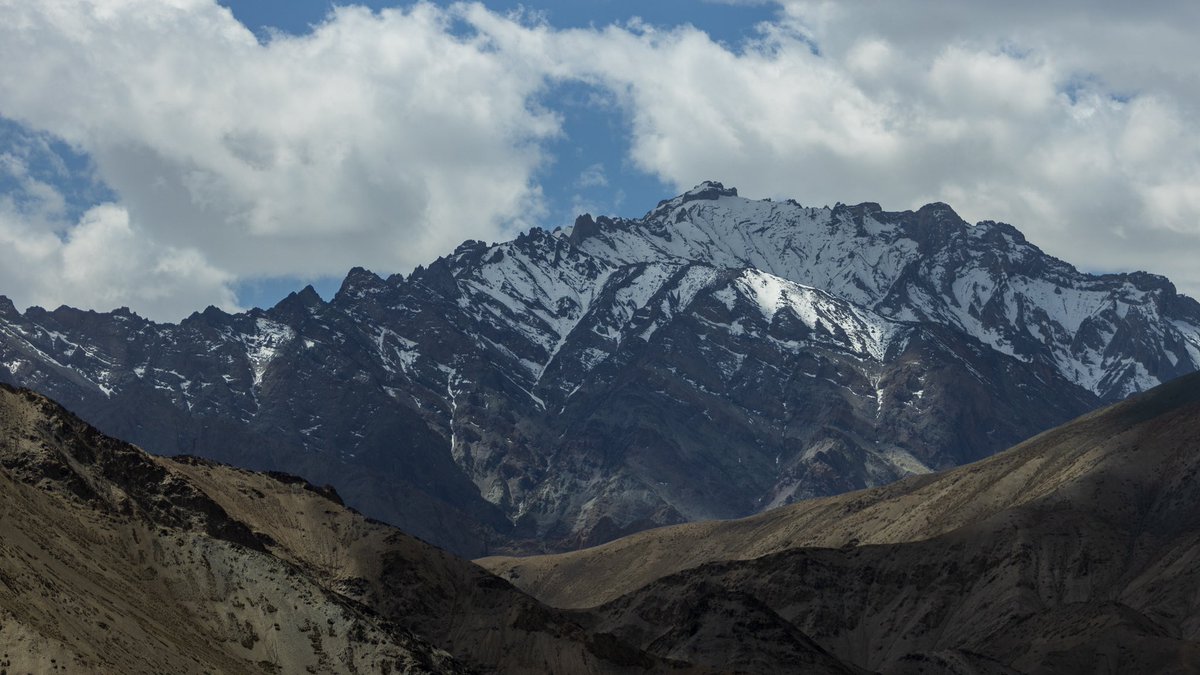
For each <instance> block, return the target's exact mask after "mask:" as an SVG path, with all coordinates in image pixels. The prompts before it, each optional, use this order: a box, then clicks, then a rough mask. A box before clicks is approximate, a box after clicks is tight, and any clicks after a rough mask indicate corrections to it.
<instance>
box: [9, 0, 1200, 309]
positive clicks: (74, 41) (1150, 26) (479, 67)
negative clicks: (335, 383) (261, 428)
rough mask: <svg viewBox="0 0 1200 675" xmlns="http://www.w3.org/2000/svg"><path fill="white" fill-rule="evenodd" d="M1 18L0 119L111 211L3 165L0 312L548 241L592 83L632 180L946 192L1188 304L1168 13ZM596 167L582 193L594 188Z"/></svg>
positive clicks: (149, 8)
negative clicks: (662, 22) (610, 20)
mask: <svg viewBox="0 0 1200 675" xmlns="http://www.w3.org/2000/svg"><path fill="white" fill-rule="evenodd" d="M0 15H3V16H4V18H5V20H4V21H3V22H0V59H3V61H4V62H5V63H6V64H7V66H6V67H5V68H4V69H0V115H2V116H4V117H6V118H9V119H12V120H16V121H17V122H19V123H20V124H22V125H24V126H25V127H27V128H29V129H31V130H33V131H34V132H35V133H41V134H47V135H50V136H52V137H54V138H57V139H62V140H64V141H66V142H67V143H69V144H70V145H71V146H72V147H73V148H76V149H78V151H79V152H81V153H84V154H86V155H87V156H88V157H90V158H91V159H92V161H93V163H94V167H95V171H96V173H97V176H98V178H99V180H101V181H103V183H104V184H106V185H107V186H109V187H110V188H111V190H112V192H113V194H114V195H115V199H114V200H113V202H112V203H107V204H99V205H94V207H93V208H90V209H88V210H86V211H84V215H83V216H82V217H80V218H68V217H66V216H65V213H66V211H67V210H66V209H65V208H64V207H63V205H62V204H61V201H62V199H61V195H58V194H57V193H56V188H55V187H54V186H53V185H52V184H50V183H47V182H45V181H39V180H37V179H34V178H30V177H29V176H28V171H24V174H23V173H22V172H23V166H22V160H21V158H20V157H16V156H12V155H10V156H9V160H8V161H7V162H5V161H0V174H2V173H7V175H8V176H9V179H10V181H9V182H10V183H12V184H15V185H18V186H19V189H18V193H19V194H18V195H17V196H15V197H14V196H11V195H10V196H9V197H7V198H5V200H4V201H0V242H3V244H4V245H5V246H6V248H8V250H9V251H10V257H15V259H16V262H15V263H13V264H11V265H10V264H8V263H6V265H5V268H4V270H3V271H0V283H2V284H3V285H4V286H3V289H2V290H0V292H4V293H6V294H9V295H10V296H13V297H14V299H15V300H17V302H18V304H22V303H24V304H30V303H39V304H50V305H54V304H57V303H59V302H66V303H70V304H76V305H82V306H91V307H98V308H102V309H107V308H109V307H110V306H114V305H116V304H127V305H130V306H132V307H133V308H134V309H136V310H138V311H140V312H143V313H146V314H148V315H150V316H153V317H156V318H178V317H179V316H182V315H183V314H186V313H187V312H189V311H191V310H193V309H197V308H199V307H202V306H203V305H206V304H210V303H211V304H217V305H219V306H224V307H227V308H232V307H234V306H235V305H236V298H235V297H234V295H233V293H232V291H231V290H230V289H231V285H232V284H233V283H235V282H236V281H237V280H238V279H246V278H255V277H263V276H271V275H287V274H298V275H307V276H311V275H316V274H341V273H344V271H345V270H346V269H347V268H349V267H350V266H353V265H366V266H368V267H372V268H374V269H378V270H380V271H394V270H404V269H407V268H409V267H411V266H413V265H415V264H419V263H424V262H428V261H429V260H431V259H432V258H434V257H436V256H437V255H439V254H442V253H445V252H447V251H449V250H451V249H453V247H454V246H455V245H456V244H457V243H459V242H460V241H462V240H463V239H466V238H478V239H498V238H504V237H507V236H509V235H510V234H511V233H512V232H513V231H514V230H515V229H516V228H521V227H526V226H528V225H532V224H549V225H553V224H556V223H545V222H543V221H544V219H545V218H546V209H545V206H544V203H545V200H544V198H543V195H542V192H541V188H540V187H539V185H538V175H539V171H542V170H546V169H547V167H550V166H551V165H552V162H553V157H551V156H549V154H548V151H547V147H548V146H549V145H550V141H552V140H554V139H557V138H559V137H560V136H561V134H562V133H563V131H562V129H563V125H562V121H561V118H560V116H559V115H558V114H557V113H556V112H555V110H554V109H553V108H554V101H553V100H552V99H548V98H547V97H546V96H545V94H546V92H547V91H549V90H550V89H551V88H552V87H553V86H554V85H555V84H558V83H563V82H583V83H587V84H589V85H592V86H595V87H598V88H599V90H600V91H602V92H606V93H607V95H608V96H610V97H611V100H612V101H613V102H614V103H615V104H616V106H617V108H618V109H619V110H621V111H622V112H623V114H624V115H625V116H626V118H627V119H628V121H629V132H628V133H629V139H628V140H629V149H628V155H629V156H628V160H629V161H630V162H632V163H634V164H635V165H636V166H637V167H638V168H640V169H641V170H642V171H644V172H646V173H647V174H649V175H652V176H655V177H658V178H660V179H662V180H664V181H666V182H668V183H670V184H673V185H675V186H677V187H678V188H681V189H682V188H686V187H690V186H691V185H693V184H695V183H696V182H698V181H700V180H703V179H709V178H712V179H717V180H722V181H724V182H726V183H727V184H734V185H737V186H739V187H740V188H742V191H743V193H745V194H748V195H756V196H773V197H794V198H796V199H798V200H799V201H801V202H802V203H807V204H817V205H820V204H826V203H832V202H834V201H844V202H856V201H866V200H870V201H878V202H881V203H882V204H883V205H884V206H885V207H886V208H892V209H902V208H911V207H915V206H918V205H920V204H921V203H923V202H926V201H932V200H942V201H946V202H948V203H950V204H952V205H953V206H954V207H955V208H956V209H957V210H959V212H960V213H961V214H963V215H964V216H965V217H967V218H969V219H984V218H987V219H997V220H1006V221H1009V222H1012V223H1014V224H1016V225H1017V226H1018V227H1020V228H1021V229H1022V230H1024V231H1025V232H1026V234H1027V235H1028V236H1029V237H1030V239H1031V240H1032V241H1034V242H1035V243H1038V244H1039V245H1041V246H1042V247H1043V248H1045V249H1047V250H1048V251H1049V252H1051V253H1054V254H1057V255H1060V256H1061V257H1064V258H1066V259H1068V260H1070V261H1072V262H1075V263H1076V264H1079V265H1081V266H1083V267H1085V268H1087V269H1096V270H1117V269H1148V270H1150V271H1154V272H1159V273H1164V274H1167V275H1168V276H1170V277H1171V278H1172V279H1173V280H1174V281H1176V283H1177V284H1179V285H1180V286H1181V287H1182V288H1183V289H1184V290H1186V291H1189V292H1191V293H1193V294H1200V271H1198V270H1197V269H1196V268H1195V265H1194V264H1193V263H1192V262H1191V261H1192V260H1195V259H1197V258H1198V257H1200V131H1198V130H1197V129H1198V127H1197V124H1196V120H1197V113H1198V111H1200V82H1197V80H1198V79H1200V75H1198V74H1197V71H1195V69H1194V68H1192V67H1191V66H1190V64H1192V63H1194V62H1195V60H1196V58H1197V57H1198V56H1200V47H1198V46H1196V44H1195V41H1194V40H1193V39H1192V36H1191V32H1192V31H1191V30H1190V28H1191V27H1194V26H1196V25H1198V23H1197V20H1196V19H1198V18H1200V17H1198V16H1197V10H1196V9H1193V8H1192V6H1191V5H1187V4H1184V3H1177V4H1172V3H1160V4H1152V5H1148V6H1139V7H1137V8H1134V7H1132V6H1129V5H1127V4H1126V3H1111V4H1107V5H1105V4H1097V3H1090V2H1089V3H1082V2H1078V3H1070V2H1068V3H1056V4H1055V6H1054V7H1053V8H1045V7H1042V6H1041V5H1040V4H1039V5H1035V4H1033V3H1031V2H1017V3H986V2H968V3H961V4H956V5H955V6H953V7H944V6H943V5H942V4H938V5H937V6H936V9H931V8H930V7H929V6H927V5H926V4H925V3H919V2H916V1H915V0H897V1H891V2H878V3H870V2H864V3H835V2H788V3H784V4H782V5H780V11H779V16H778V20H776V21H774V22H771V23H769V24H764V25H762V26H760V27H759V31H758V34H757V37H756V38H755V39H753V40H750V41H747V42H745V43H743V44H738V45H728V44H723V43H720V42H716V41H714V40H713V39H711V38H710V37H709V35H708V34H706V33H705V32H704V31H703V30H701V29H699V28H695V27H692V26H688V25H683V26H679V27H667V28H662V27H652V26H647V25H644V24H642V23H639V22H637V21H631V22H630V23H628V24H625V25H620V26H607V27H600V28H593V29H572V30H559V29H556V28H554V27H553V26H550V25H547V24H545V23H541V22H539V21H538V20H536V19H534V20H530V19H529V18H527V17H519V16H509V15H502V14H498V13H496V12H493V11H490V10H488V9H487V8H486V7H484V6H482V5H478V4H463V5H454V6H451V7H448V8H442V7H435V6H433V5H427V4H418V5H414V6H411V7H408V8H404V9H395V10H387V11H383V12H378V13H374V12H371V11H368V10H366V9H362V8H354V7H344V8H338V9H336V10H334V11H333V12H332V13H331V14H330V15H329V17H328V18H327V19H326V20H325V21H324V22H323V23H321V24H320V25H318V26H315V27H314V29H313V31H312V32H311V33H310V34H308V35H303V36H290V35H275V36H273V37H271V38H270V39H268V40H266V41H265V42H259V41H258V40H257V39H256V38H255V36H254V35H253V34H251V33H250V32H249V31H248V30H247V29H246V28H245V27H243V26H242V25H240V24H239V23H238V22H237V21H236V19H234V17H233V16H232V15H231V14H230V13H229V12H228V11H227V10H225V9H223V8H221V7H219V6H218V5H216V3H215V2H213V1H212V0H90V1H84V0H46V1H45V2H40V3H28V2H21V1H19V0H0ZM585 140H586V139H580V141H581V142H584V141H585ZM0 159H3V157H0ZM593 169H594V170H589V171H588V172H585V175H582V176H580V177H579V178H578V180H577V184H578V185H602V184H604V183H606V182H607V181H608V178H607V177H606V176H605V173H604V171H603V167H602V166H600V165H597V166H595V167H593ZM612 187H613V188H617V187H619V186H612ZM663 196H664V197H665V196H667V195H663ZM650 206H651V205H649V204H647V205H645V207H646V208H649V207H650ZM33 270H35V271H36V272H33Z"/></svg>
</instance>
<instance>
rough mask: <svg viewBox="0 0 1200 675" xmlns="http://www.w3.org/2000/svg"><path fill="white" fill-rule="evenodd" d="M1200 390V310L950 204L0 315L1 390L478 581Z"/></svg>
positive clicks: (900, 473) (733, 223)
mask: <svg viewBox="0 0 1200 675" xmlns="http://www.w3.org/2000/svg"><path fill="white" fill-rule="evenodd" d="M1198 367H1200V304H1197V303H1196V302H1195V301H1194V300H1192V299H1190V298H1187V297H1184V296H1181V295H1179V294H1178V293H1177V292H1176V290H1175V288H1174V287H1173V286H1172V285H1171V283H1170V282H1169V281H1167V280H1166V279H1164V278H1162V277H1159V276H1155V275H1152V274H1146V273H1133V274H1108V275H1092V274H1086V273H1082V272H1080V271H1078V270H1076V269H1075V268H1074V267H1072V266H1071V265H1070V264H1068V263H1066V262H1063V261H1061V260H1058V259H1056V258H1053V257H1051V256H1049V255H1046V254H1045V253H1043V252H1042V251H1041V250H1039V249H1038V248H1037V247H1036V246H1035V245H1033V244H1031V243H1030V242H1028V241H1026V239H1025V238H1024V237H1023V236H1022V235H1021V233H1020V232H1018V231H1017V230H1016V229H1015V228H1014V227H1012V226H1010V225H1006V224H1002V223H995V222H988V221H985V222H981V223H978V224H975V225H970V224H968V223H966V222H964V221H963V220H962V219H961V218H959V217H958V216H957V215H956V214H955V213H954V211H953V210H951V208H950V207H949V206H947V205H945V204H929V205H926V206H924V207H922V208H920V209H918V210H916V211H903V212H891V211H884V210H882V209H881V208H880V207H879V206H878V205H876V204H870V203H864V204H858V205H856V206H846V205H841V204H839V205H837V206H835V207H833V208H828V207H824V208H812V207H805V206H801V205H800V204H797V203H795V202H793V201H790V200H789V201H785V202H773V201H770V200H762V201H754V200H749V199H744V198H741V197H739V196H738V194H737V191H736V190H734V189H732V188H726V187H724V186H722V185H721V184H720V183H713V182H709V183H704V184H701V185H699V186H697V187H696V188H695V189H693V190H691V191H688V192H686V193H685V194H682V195H680V196H678V197H675V198H673V199H670V200H666V201H663V202H661V203H660V204H659V205H658V206H657V207H655V208H654V209H653V210H651V211H650V212H649V213H647V214H646V215H645V216H644V217H642V218H638V219H633V220H627V219H611V218H607V217H597V218H593V217H591V216H587V215H585V216H581V217H580V218H579V219H578V220H577V221H576V222H575V223H574V224H573V225H572V226H571V227H567V228H561V229H558V230H555V231H553V232H548V231H544V230H540V229H533V230H531V231H529V232H527V233H524V234H521V235H520V236H518V237H517V238H516V239H515V240H512V241H507V242H502V243H497V244H487V243H483V242H477V241H468V242H466V243H464V244H462V245H461V246H460V247H459V248H458V249H456V250H455V251H454V252H453V253H451V254H450V255H447V256H445V257H442V258H439V259H438V260H436V261H434V262H432V263H430V264H429V265H428V266H426V267H419V268H417V269H416V270H415V271H414V272H413V273H412V274H410V275H408V276H401V275H394V276H391V277H388V278H386V279H385V278H381V277H379V276H376V275H375V274H372V273H370V272H368V271H366V270H363V269H354V270H352V271H351V272H350V274H349V275H348V276H347V277H346V279H345V281H344V283H343V284H342V287H341V289H340V291H339V292H338V293H337V295H336V296H335V297H334V298H332V299H331V300H330V301H328V302H326V301H323V300H322V299H321V298H320V297H319V296H318V295H317V294H316V292H315V291H313V290H312V289H311V287H310V288H306V289H305V290H303V291H301V292H299V293H295V294H293V295H291V296H289V297H288V298H286V299H285V300H283V301H282V302H280V303H279V304H278V305H277V306H275V307H273V308H271V309H268V310H259V309H253V310H250V311H248V312H244V313H240V314H228V313H225V312H222V311H220V310H218V309H215V308H212V307H210V308H208V309H206V310H205V311H203V312H198V313H195V314H193V315H192V316H190V317H188V318H187V319H185V320H183V321H182V322H181V323H179V324H178V325H174V324H159V323H153V322H150V321H147V320H145V319H143V318H141V317H139V316H137V315H135V314H133V313H131V312H130V311H128V310H117V311H115V312H111V313H106V314H100V313H95V312H90V311H80V310H76V309H71V308H67V307H60V308H58V309H55V310H53V311H47V310H45V309H42V308H38V307H33V308H30V309H28V310H26V311H24V312H20V311H18V310H17V309H16V308H15V307H14V306H13V305H12V303H11V302H8V301H6V300H0V379H2V380H4V381H7V382H10V383H12V384H16V385H20V386H26V387H30V388H33V389H36V390H37V391H40V392H43V393H45V394H47V395H49V396H52V397H54V398H55V399H56V400H59V401H61V402H62V403H63V404H64V405H66V406H67V407H68V408H70V409H71V410H73V411H75V412H77V413H78V414H80V415H81V416H82V417H83V418H85V419H87V420H88V421H89V422H91V423H92V424H95V425H96V426H97V427H98V428H99V429H101V430H102V431H104V432H105V433H109V434H112V435H114V436H118V437H121V438H126V439H129V440H130V441H132V442H135V443H137V444H139V445H140V446H142V447H145V448H147V449H148V450H150V451H152V452H154V453H157V454H180V453H182V454H189V455H196V456H203V457H207V458H211V459H216V460H219V461H224V462H229V463H233V464H236V465H239V466H244V467H247V468H252V469H274V470H283V471H287V472H290V473H294V474H298V475H302V476H305V477H308V478H310V479H312V480H314V481H317V482H321V483H326V482H328V483H331V484H333V485H334V486H335V487H336V488H337V490H338V491H339V493H340V494H342V495H343V496H344V497H345V499H346V500H347V503H348V504H350V505H352V506H354V507H355V508H358V509H360V510H362V511H363V512H364V513H366V514H367V515H370V516H373V517H376V518H379V519H381V520H385V521H388V522H390V523H393V524H395V525H397V526H400V527H401V528H403V529H405V530H406V531H409V532H411V533H413V534H415V535H417V536H420V537H422V538H424V539H426V540H428V541H430V542H433V543H435V544H438V545H440V546H443V547H446V548H448V549H449V550H452V551H455V552H457V553H460V554H465V555H470V556H478V555H483V554H485V553H489V552H491V553H495V552H503V551H522V550H524V551H531V550H563V549H570V548H578V547H580V546H583V545H590V544H596V543H601V542H605V541H609V540H612V539H614V538H616V537H619V536H622V535H626V534H629V533H633V532H637V531H640V530H644V529H647V528H650V527H653V526H658V525H666V524H674V523H682V522H687V521H697V520H706V519H714V518H734V517H742V516H747V515H751V514H754V513H758V512H762V511H765V510H767V509H770V508H772V507H777V506H781V505H785V504H789V503H791V502H794V501H796V500H799V499H803V498H808V497H817V496H824V495H833V494H838V493H843V492H846V491H850V490H855V489H860V488H866V487H871V486H878V485H884V484H887V483H890V482H892V481H895V480H897V479H900V478H903V477H905V476H911V475H914V474H917V475H923V474H928V473H929V472H931V471H936V470H942V469H947V468H951V467H955V466H958V465H961V464H965V463H968V462H972V461H975V460H979V459H982V458H985V457H988V456H991V455H992V454H994V453H996V452H998V451H1000V450H1002V449H1004V448H1006V447H1008V446H1011V445H1013V444H1015V443H1018V442H1020V441H1022V440H1025V439H1027V438H1029V437H1031V436H1033V435H1035V434H1037V433H1039V432H1041V431H1044V430H1046V429H1049V428H1051V427H1054V426H1056V425H1058V424H1061V423H1063V422H1066V421H1067V420H1070V419H1072V418H1074V417H1076V416H1078V415H1080V414H1083V413H1086V412H1088V411H1091V410H1094V409H1096V408H1098V407H1100V406H1102V405H1104V404H1108V403H1113V402H1116V401H1120V400H1121V399H1123V398H1125V397H1127V396H1129V395H1130V394H1134V393H1137V392H1140V391H1143V390H1146V389H1148V388H1150V387H1153V386H1155V385H1158V384H1159V383H1162V382H1167V381H1169V380H1171V379H1173V378H1176V377H1178V376H1180V375H1184V374H1186V373H1190V372H1192V371H1195V370H1197V368H1198Z"/></svg>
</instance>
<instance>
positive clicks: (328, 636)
mask: <svg viewBox="0 0 1200 675" xmlns="http://www.w3.org/2000/svg"><path fill="white" fill-rule="evenodd" d="M578 618H579V617H574V616H571V615H568V614H567V613H565V612H562V611H560V610H554V609H551V608H549V607H546V606H544V605H542V604H541V603H539V602H538V601H536V600H534V599H532V598H530V597H529V596H527V595H525V594H524V593H522V592H520V591H518V590H517V589H515V588H513V587H512V586H511V585H509V584H508V583H507V582H505V581H503V580H501V579H499V578H497V577H494V576H492V575H491V574H489V573H487V572H485V571H484V570H482V569H481V568H479V567H478V566H476V565H474V564H472V563H470V562H467V561H464V560H461V559H458V558H455V557H454V556H452V555H450V554H447V553H444V552H442V551H440V550H438V549H435V548H433V547H431V546H429V545H427V544H425V543H423V542H421V541H420V540H417V539H414V538H412V537H409V536H407V535H405V534H403V533H401V532H399V531H397V530H395V529H394V528H391V527H388V526H386V525H383V524H381V523H378V522H375V521H370V520H368V519H366V518H364V517H363V516H361V515H359V514H358V513H356V512H354V511H352V510H350V509H347V508H346V507H344V506H342V505H341V503H340V500H339V498H338V497H337V495H336V493H333V492H332V491H331V490H328V489H322V488H316V487H314V486H312V485H309V484H308V483H306V482H304V481H302V480H300V479H297V478H293V477H290V476H284V475H268V474H256V473H252V472H248V471H241V470H237V469H232V468H229V467H224V466H219V465H216V464H213V463H210V462H205V461H202V460H196V459H190V458H180V459H174V460H172V459H164V458H155V457H151V456H150V455H147V454H146V453H144V452H142V451H141V450H139V449H138V448H136V447H134V446H131V445H128V444H125V443H122V442H120V441H116V440H114V439H111V438H108V437H106V436H103V435H102V434H100V433H99V432H97V431H96V430H95V429H94V428H92V427H90V426H89V425H87V424H85V423H84V422H82V421H80V420H79V419H77V418H75V417H74V416H72V415H70V414H69V413H67V412H66V411H65V410H63V409H62V408H61V407H59V406H58V405H57V404H55V403H53V402H52V401H50V400H48V399H46V398H44V397H42V396H39V395H37V394H34V393H32V392H29V391H17V390H13V389H10V388H8V387H6V386H0V669H2V670H4V671H5V672H6V673H52V672H69V673H78V672H96V673H166V672H169V673H201V672H204V673H304V672H312V673H424V672H436V673H443V672H446V673H453V672H503V673H542V672H571V673H621V672H646V671H671V672H707V670H706V669H694V668H690V667H688V666H687V664H684V663H679V662H669V661H667V660H664V659H660V658H656V657H653V656H651V655H649V654H648V653H646V652H644V651H642V650H640V649H637V648H634V647H631V646H629V645H628V644H626V643H623V642H621V641H620V640H618V639H616V638H614V637H613V636H611V635H609V634H598V633H596V632H595V631H591V630H588V629H586V628H584V627H583V626H582V625H581V623H580V622H579V621H578V620H577V619H578Z"/></svg>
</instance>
